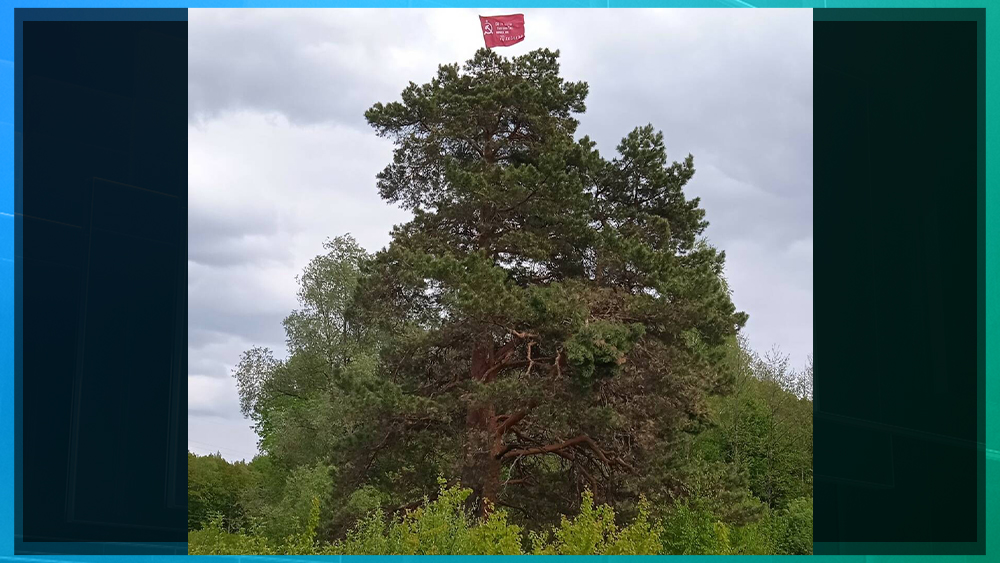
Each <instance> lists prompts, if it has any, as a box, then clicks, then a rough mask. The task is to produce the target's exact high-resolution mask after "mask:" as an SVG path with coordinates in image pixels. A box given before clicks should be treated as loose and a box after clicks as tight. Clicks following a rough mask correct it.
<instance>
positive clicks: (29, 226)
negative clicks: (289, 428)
mask: <svg viewBox="0 0 1000 563" xmlns="http://www.w3.org/2000/svg"><path fill="white" fill-rule="evenodd" d="M15 20H16V21H15V24H16V29H15V33H16V36H15V38H16V40H17V41H18V46H19V48H18V50H17V57H18V59H19V60H18V61H17V64H16V65H15V66H16V68H17V69H18V71H17V84H18V90H19V91H18V98H17V102H16V103H17V106H16V110H17V111H16V119H17V123H16V124H15V127H16V130H17V131H19V132H21V133H22V135H21V139H22V142H21V146H20V147H19V152H20V161H19V166H18V167H19V171H18V176H19V177H20V178H21V179H22V182H21V184H20V186H19V190H18V192H17V193H16V198H15V199H16V201H15V207H16V210H17V215H16V252H17V256H18V270H19V271H18V272H17V276H16V290H17V292H18V300H17V302H18V303H19V304H20V307H19V310H18V312H17V313H18V316H17V321H18V322H19V324H20V331H19V342H18V344H19V346H17V353H18V358H17V367H18V368H19V369H17V381H16V390H15V393H16V396H17V397H19V398H20V401H21V403H20V409H19V411H18V412H19V415H20V417H19V418H20V420H19V426H18V435H19V442H18V443H19V445H20V448H19V453H20V456H19V457H20V464H19V469H20V471H18V472H17V479H18V481H19V483H18V486H17V491H18V496H19V498H18V508H19V509H20V514H19V516H20V519H19V530H18V534H19V536H20V537H19V538H17V539H18V540H19V541H18V542H17V544H16V552H17V553H57V552H62V553H136V554H138V553H159V554H168V553H179V552H180V553H182V552H184V551H186V546H185V544H184V542H186V540H187V484H186V483H187V470H186V468H187V461H186V460H187V457H186V450H187V21H186V20H187V11H186V10H16V14H15ZM37 20H44V21H37ZM74 20H75V21H74ZM79 20H91V21H79ZM94 20H98V21H94ZM100 20H105V21H100ZM107 20H118V21H107ZM129 20H132V21H129ZM18 32H19V33H18ZM85 542H97V543H92V544H90V545H85V544H84V543H85Z"/></svg>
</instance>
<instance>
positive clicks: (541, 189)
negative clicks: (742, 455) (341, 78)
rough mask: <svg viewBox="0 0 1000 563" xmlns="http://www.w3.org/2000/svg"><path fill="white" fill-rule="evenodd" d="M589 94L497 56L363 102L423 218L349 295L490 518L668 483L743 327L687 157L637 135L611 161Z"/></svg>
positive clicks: (400, 199)
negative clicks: (593, 134)
mask: <svg viewBox="0 0 1000 563" xmlns="http://www.w3.org/2000/svg"><path fill="white" fill-rule="evenodd" d="M587 90H588V89H587V85H586V84H585V83H582V82H568V81H566V80H564V79H563V78H561V77H560V75H559V65H558V52H552V51H549V50H537V51H533V52H531V53H528V54H526V55H523V56H520V57H515V58H511V59H506V58H503V57H501V56H499V55H497V54H495V53H493V52H491V51H489V50H485V49H484V50H480V51H479V52H477V53H476V55H475V57H474V58H473V59H472V60H470V61H468V62H467V63H466V64H465V65H463V66H459V65H445V66H441V67H440V68H439V70H438V72H437V75H436V76H435V77H434V78H433V79H432V80H431V81H430V82H429V83H426V84H423V85H417V84H414V83H411V84H410V85H409V86H408V87H407V88H406V89H405V90H404V91H403V93H402V96H401V99H400V101H396V102H392V103H387V104H383V103H378V104H375V105H374V106H373V107H372V108H371V109H370V110H369V111H368V112H367V113H366V118H367V120H368V122H369V123H370V124H371V126H372V127H374V129H375V130H376V131H377V133H378V134H379V135H381V136H383V137H387V138H389V139H391V140H392V141H393V142H394V143H395V152H394V157H393V161H392V163H391V164H389V165H388V166H387V167H386V168H385V169H384V170H383V171H382V172H381V173H380V174H379V176H378V189H379V191H380V193H381V195H382V197H383V198H384V199H385V200H387V201H389V202H392V203H397V204H399V205H402V206H404V207H405V208H407V209H409V210H411V211H412V212H413V215H414V217H413V219H412V220H411V221H410V222H408V223H406V224H404V225H401V226H398V227H396V228H395V230H394V232H393V238H392V242H391V244H390V245H389V246H388V247H387V248H386V249H384V250H383V251H381V252H379V253H378V254H377V255H376V256H375V257H374V259H373V260H372V261H371V262H370V263H368V264H367V265H366V268H365V270H364V272H363V274H364V275H363V276H362V278H361V280H360V282H359V283H360V287H359V294H358V296H357V298H358V307H361V308H363V309H364V311H365V315H366V318H367V322H368V323H371V324H373V325H374V324H377V325H378V328H379V331H380V334H381V335H382V337H381V343H380V362H379V367H378V371H379V374H380V377H381V378H383V379H384V380H386V381H389V382H392V384H393V385H394V386H395V387H394V388H396V389H399V390H400V392H401V393H404V394H406V395H408V396H411V397H413V398H414V399H415V400H414V401H410V402H409V403H408V404H409V405H411V407H412V408H411V410H408V411H407V412H406V413H397V414H396V416H398V417H405V418H406V423H405V424H401V425H397V426H396V428H398V429H400V430H399V433H398V435H397V436H396V437H395V438H394V441H396V442H399V443H407V441H408V440H410V439H411V438H412V437H411V436H410V434H409V433H410V432H419V433H420V436H426V435H428V433H430V435H432V436H437V437H438V438H437V439H435V440H434V441H433V443H434V444H435V445H434V447H433V450H434V451H433V457H434V458H435V459H439V460H442V461H441V463H440V464H439V471H440V472H441V473H443V474H445V476H446V477H448V478H451V479H455V480H460V481H461V482H462V484H463V486H467V487H470V488H472V489H473V491H474V493H473V496H472V502H473V503H475V505H476V506H477V508H478V510H479V512H480V513H481V514H482V513H485V512H487V511H488V510H489V509H490V507H491V506H494V505H496V504H503V505H508V506H513V507H516V508H520V509H522V510H525V511H528V512H530V513H531V514H532V515H533V516H535V517H539V516H541V517H544V514H541V513H540V512H544V511H545V508H543V507H550V509H551V513H552V514H555V513H558V512H565V511H567V510H570V509H571V508H572V504H573V503H574V502H575V499H579V498H580V495H579V492H580V491H581V490H582V489H584V488H587V489H590V490H592V491H593V492H594V494H595V496H597V498H598V500H601V501H607V502H613V503H616V504H618V505H620V506H625V507H627V506H629V505H630V504H631V503H632V502H634V501H635V499H636V498H637V497H638V495H639V494H646V495H647V496H655V495H654V492H662V491H668V490H669V488H670V486H671V482H670V471H669V468H670V466H671V464H672V463H673V462H674V461H675V458H676V456H677V453H678V452H677V449H678V448H677V444H678V443H680V441H681V434H682V431H683V430H684V429H685V428H687V427H688V426H689V424H690V423H691V422H692V421H693V420H697V419H698V418H699V417H701V416H703V414H704V398H705V396H706V395H707V394H709V393H711V392H712V391H713V390H714V389H716V388H717V387H718V386H719V385H721V384H724V383H725V378H726V373H725V370H724V368H723V358H724V356H725V354H726V351H727V349H729V347H730V346H731V345H732V341H733V337H734V336H735V334H736V332H737V331H738V329H739V328H740V327H741V326H742V324H743V323H744V322H745V320H746V316H745V315H744V314H742V313H739V312H737V311H736V310H735V308H734V306H733V304H732V301H731V299H730V295H729V291H728V289H727V287H726V284H725V282H724V279H723V277H722V274H723V263H724V253H722V252H719V251H717V250H716V249H715V248H713V247H712V246H710V245H709V244H708V243H707V242H706V241H705V240H704V239H703V238H702V233H703V232H704V229H705V227H706V226H707V224H708V223H707V222H706V221H705V218H704V211H703V210H702V209H700V208H699V206H698V203H699V202H698V199H697V198H694V199H689V198H687V197H686V196H685V194H684V186H685V184H687V182H688V181H689V180H690V179H691V177H692V176H693V174H694V166H693V159H692V157H690V156H688V157H687V158H686V159H684V161H683V162H679V163H678V162H672V163H671V162H669V161H668V159H667V155H666V151H665V148H664V144H663V136H662V134H660V133H659V132H657V131H655V130H654V128H653V127H652V126H645V127H639V128H637V129H635V130H633V131H632V132H631V133H629V134H628V135H627V136H626V137H625V138H624V139H623V140H622V141H621V143H620V144H619V145H618V147H617V152H618V155H617V156H616V157H615V158H614V159H612V160H606V159H604V158H602V157H601V155H600V154H599V153H598V151H597V150H596V149H595V144H594V142H592V141H591V140H590V139H589V138H588V137H582V138H580V139H576V130H577V126H578V122H577V120H576V118H575V117H574V115H576V114H579V113H581V112H583V111H584V110H585V105H584V101H585V98H586V96H587ZM417 399H419V400H417ZM412 439H413V443H414V446H413V447H414V449H413V452H412V454H413V455H414V456H418V457H421V458H426V457H427V456H430V455H431V453H430V450H428V449H427V448H426V447H424V446H420V445H419V444H423V443H426V442H425V441H424V440H423V439H421V440H417V439H416V438H412ZM422 447H423V448H424V449H420V448H422ZM374 451H375V453H374V454H373V455H374V456H376V457H377V455H378V452H377V450H374ZM397 451H398V450H397ZM369 465H372V464H369ZM399 475H402V473H399ZM399 478H400V479H402V478H403V477H399ZM431 486H432V485H431ZM529 500H530V502H531V505H530V508H527V509H526V508H525V506H526V505H527V504H528V501H529Z"/></svg>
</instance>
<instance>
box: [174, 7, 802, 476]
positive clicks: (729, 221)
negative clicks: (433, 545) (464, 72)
mask: <svg viewBox="0 0 1000 563" xmlns="http://www.w3.org/2000/svg"><path fill="white" fill-rule="evenodd" d="M496 12H500V13H507V11H504V10H499V11H498V10H493V9H490V10H479V11H477V10H459V9H442V10H403V9H398V10H388V9H382V10H341V9H328V10H327V9H324V10H318V9H315V10H313V9H310V10H284V9H282V10H250V9H231V10H230V9H223V10H203V9H192V10H189V12H188V30H189V35H188V37H189V48H188V111H189V116H188V121H189V126H188V153H189V158H188V163H189V186H190V189H189V218H188V220H189V235H188V237H189V238H188V260H189V262H188V289H189V294H188V299H189V313H188V314H189V316H188V326H189V331H188V332H189V344H188V346H189V348H188V349H189V354H188V358H189V364H188V366H189V367H188V374H189V375H188V413H189V414H188V416H189V424H188V436H189V448H190V450H191V451H194V452H197V453H209V452H215V451H220V452H221V453H222V454H223V455H224V456H225V457H226V458H228V459H243V458H246V459H249V458H251V457H253V455H254V454H255V453H256V451H257V449H256V443H257V437H256V436H255V435H254V433H253V431H252V429H251V428H250V422H249V421H248V420H245V419H243V417H242V416H241V415H240V412H239V401H238V398H237V394H236V387H235V383H234V380H233V378H232V375H231V372H232V368H233V366H234V365H235V363H236V362H237V360H238V358H239V355H240V353H241V352H242V351H243V350H246V349H247V348H249V347H251V346H254V345H263V346H269V347H271V348H272V349H273V350H275V352H276V354H278V355H279V356H283V355H284V333H283V330H282V327H281V320H282V318H284V316H286V315H287V314H288V313H289V312H291V310H292V309H294V308H295V307H296V301H295V291H296V285H295V276H296V274H297V273H299V272H300V271H301V270H302V268H303V267H304V266H305V265H306V263H307V262H308V261H309V259H310V258H312V257H313V256H315V255H317V254H319V253H320V252H321V251H322V246H321V245H322V243H323V240H324V239H326V238H328V237H334V236H338V235H342V234H345V233H350V234H352V235H353V236H354V237H355V238H356V239H357V240H358V241H359V242H360V243H361V244H362V246H364V247H365V248H367V249H368V250H369V251H375V250H378V249H380V248H382V247H383V246H384V245H386V244H387V243H388V242H389V231H390V229H391V227H392V226H393V225H394V224H397V223H401V222H404V221H406V220H407V219H408V214H407V213H406V212H404V211H402V210H399V209H396V208H393V207H390V206H389V205H387V204H385V203H384V202H383V201H382V200H381V199H379V197H378V193H377V190H376V188H375V175H376V174H377V173H378V172H379V171H380V170H381V169H382V168H383V167H384V166H385V165H386V164H388V163H389V162H390V160H391V155H392V145H391V143H390V142H389V141H388V140H384V139H379V138H377V137H376V136H375V134H374V132H373V131H372V130H371V129H370V128H369V127H368V126H367V125H366V124H365V121H364V112H365V110H366V109H368V108H369V107H370V106H371V105H372V104H374V103H375V102H379V101H381V102H389V101H392V100H396V99H397V98H398V96H399V94H400V92H401V91H402V89H403V88H404V87H405V86H406V85H407V83H408V82H409V81H411V80H412V81H414V82H417V83H420V84H422V83H424V82H427V81H428V80H429V79H430V78H431V77H432V76H433V74H434V72H435V70H436V68H437V65H438V64H441V63H452V62H464V61H465V60H467V59H469V58H470V57H471V56H472V54H473V53H474V52H475V51H476V49H478V48H479V47H481V46H482V43H483V38H482V34H481V31H480V27H479V21H478V18H477V16H478V15H479V14H482V15H495V13H496ZM523 13H524V14H525V22H526V26H525V27H526V40H525V41H524V42H522V43H520V44H518V45H515V46H512V47H505V48H501V49H500V52H501V53H502V54H504V55H519V54H523V53H525V52H527V51H529V50H531V49H536V48H540V47H547V48H550V49H559V50H560V51H561V53H562V56H561V59H560V60H561V63H562V69H563V75H564V76H565V77H566V78H568V79H570V80H585V81H587V82H588V83H589V84H590V96H589V98H588V99H587V113H586V114H584V115H583V116H581V118H580V121H581V125H580V129H579V132H580V134H581V135H583V134H586V135H589V136H590V137H591V138H592V139H593V140H595V141H596V142H597V145H598V148H599V149H600V150H601V153H602V154H603V155H604V156H605V157H607V158H610V157H612V156H613V155H614V147H615V146H616V145H617V144H618V142H619V141H620V140H621V138H622V137H623V136H625V135H626V134H627V133H628V132H629V131H630V130H632V129H633V128H634V127H636V126H639V125H644V124H646V123H652V124H653V125H654V126H655V127H656V128H657V129H660V130H662V131H663V132H664V135H665V139H666V145H667V151H668V156H669V157H670V158H671V159H672V160H681V159H683V158H684V157H685V156H686V155H687V154H688V153H691V154H693V155H694V158H695V167H696V169H697V173H696V174H695V177H694V179H693V180H692V181H691V183H690V184H688V190H689V194H690V195H693V196H700V197H701V198H702V206H703V207H704V208H705V209H706V211H707V218H708V220H709V222H710V223H711V226H710V227H709V229H708V231H707V235H708V237H709V239H710V240H711V242H712V243H713V244H715V245H716V246H718V247H720V248H722V249H724V250H725V251H726V256H727V268H726V276H727V278H728V279H729V281H730V283H731V286H732V288H733V291H734V300H735V302H736V305H737V307H738V308H739V309H740V310H743V311H746V312H747V313H749V315H750V321H749V322H748V324H747V328H746V332H747V334H748V336H749V338H750V341H751V344H752V345H753V347H754V348H756V349H758V350H766V349H768V348H770V347H771V346H772V345H778V346H779V347H780V348H781V349H782V351H784V352H785V353H787V354H789V355H791V359H792V362H793V364H794V365H796V366H800V365H802V364H804V362H805V360H806V357H807V355H809V354H811V353H812V338H813V337H812V335H813V330H812V320H813V318H812V259H813V253H812V103H813V95H812V94H813V93H812V14H811V11H810V10H804V9H794V10H735V9H719V10H707V9H706V10H694V9H692V10H674V9H670V10H606V9H591V10H527V11H524V12H523Z"/></svg>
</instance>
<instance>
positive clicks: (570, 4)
mask: <svg viewBox="0 0 1000 563" xmlns="http://www.w3.org/2000/svg"><path fill="white" fill-rule="evenodd" d="M5 4H6V5H5V6H4V7H3V8H0V151H2V152H4V153H5V155H6V157H5V158H4V159H3V160H2V161H0V232H2V235H0V260H3V261H6V262H11V263H13V261H14V255H15V254H14V247H13V227H14V221H13V216H14V193H15V192H14V191H15V189H16V186H17V184H18V183H19V182H18V179H17V178H15V175H14V166H13V164H14V162H13V155H14V148H15V146H16V145H17V144H18V143H19V141H20V135H19V134H18V132H16V131H15V127H14V10H13V8H14V7H19V8H21V7H23V8H56V7H60V8H69V7H87V8H97V7H100V8H135V7H137V5H142V6H143V7H150V8H152V7H161V8H202V7H205V8H208V7H219V8H221V7H233V8H236V7H275V8H278V7H284V8H290V7H300V8H313V7H330V8H334V7H339V8H347V7H352V8H363V7H367V8H390V7H395V8H407V7H412V8H460V7H461V8H473V7H481V8H525V7H528V8H639V7H643V8H652V7H662V8H755V7H757V8H890V9H892V8H983V9H985V18H984V19H982V20H981V22H980V25H981V27H980V29H981V30H982V32H983V33H982V34H981V35H980V41H981V42H983V44H984V45H983V47H984V50H983V51H981V52H983V53H984V58H983V60H981V61H979V70H980V73H979V80H980V82H981V92H983V95H982V96H981V98H980V101H979V104H980V106H979V107H980V110H979V111H980V115H981V116H982V118H981V119H980V133H979V135H980V140H981V144H980V147H979V151H980V161H979V169H980V170H979V189H980V192H979V193H980V195H979V201H980V204H981V207H980V210H979V212H980V215H979V217H980V220H979V225H978V227H979V233H980V245H981V246H980V249H979V255H980V257H981V261H980V264H979V275H980V279H981V280H982V283H981V285H980V288H979V292H980V303H981V307H980V316H981V317H980V321H979V323H980V333H979V345H980V347H981V348H982V349H983V359H982V361H983V362H984V369H983V370H981V374H982V375H981V378H980V393H981V395H982V396H984V401H983V402H984V406H983V408H982V409H981V412H980V413H979V416H980V419H981V420H982V423H983V425H982V429H983V430H982V435H981V436H980V440H979V442H980V445H981V447H982V452H983V455H984V458H985V475H984V479H983V487H984V490H983V493H984V494H983V495H982V502H983V504H984V505H985V522H983V523H982V525H981V527H982V528H983V533H984V534H985V538H984V539H985V541H986V554H985V555H937V556H932V557H933V559H934V561H947V562H952V561H954V562H956V563H958V562H963V563H971V562H972V561H992V560H1000V511H998V506H1000V364H998V361H1000V339H998V336H1000V300H998V297H1000V294H998V290H1000V278H998V274H1000V248H998V247H1000V193H998V191H997V189H998V184H997V180H996V178H997V177H998V176H997V175H998V174H1000V168H998V167H1000V151H998V150H995V147H997V146H1000V120H998V116H1000V91H998V85H997V76H993V75H992V74H986V73H985V70H986V68H1000V39H998V36H997V31H998V29H997V23H996V19H995V17H996V14H998V13H1000V3H996V2H994V1H993V0H968V1H962V0H897V1H891V0H875V1H865V0H747V1H744V0H521V1H519V2H505V1H496V0H484V1H479V2H476V1H469V0H437V1H432V0H368V1H364V0H348V1H344V2H334V1H329V0H297V1H296V0H244V1H232V0H231V1H225V0H216V1H212V0H190V1H188V2H183V1H171V0H89V1H87V0H49V1H45V0H12V1H11V2H8V3H5ZM891 11H892V10H885V11H884V12H885V13H884V15H883V16H880V17H884V18H892V17H894V16H895V15H894V14H891ZM821 12H822V10H817V11H815V12H814V19H823V18H824V16H823V15H822V13H821ZM873 14H874V12H871V13H868V14H864V15H862V14H860V13H859V14H858V15H859V19H861V18H864V19H870V18H872V17H873ZM934 15H935V14H933V13H929V14H928V15H927V17H928V18H930V19H933V16H934ZM977 21H978V20H977ZM994 74H995V73H994ZM986 147H994V150H993V151H992V152H989V151H987V150H986ZM8 219H9V220H8ZM13 288H14V279H13V268H11V269H9V270H5V271H3V274H2V275H0V294H2V295H3V297H2V298H3V299H7V300H9V301H7V302H6V303H4V304H3V306H2V307H0V374H2V375H0V451H7V452H12V451H13V447H14V384H13V358H14V354H13V343H14V336H15V334H14V318H13V312H14V307H13V300H14V295H13V293H14V292H13ZM13 481H14V459H13V456H12V455H3V456H0V482H3V483H5V484H3V485H0V530H2V529H3V528H6V530H7V532H6V533H4V532H0V559H4V560H7V559H10V560H18V561H26V562H33V563H35V562H37V563H43V562H60V561H81V562H94V563H98V562H100V561H113V562H122V563H123V562H125V561H150V562H152V561H154V560H155V561H164V560H168V559H169V560H175V561H178V562H180V561H183V559H181V558H187V557H191V556H188V555H164V556H156V555H149V556H121V555H113V554H114V552H115V550H114V548H113V546H111V545H109V546H108V547H109V549H108V550H107V551H105V553H106V554H105V555H72V556H71V555H65V556H55V555H53V556H14V555H13V547H14V533H13V532H14V530H13V526H14V489H13ZM948 545H949V544H931V545H928V544H925V543H913V544H896V543H893V544H877V543H839V544H832V545H824V546H823V550H822V551H824V552H826V553H837V554H838V555H814V556H805V557H820V558H822V559H823V560H825V561H826V560H828V561H837V562H844V563H869V562H872V563H911V562H912V563H917V562H918V561H919V562H925V561H927V556H926V555H921V554H927V553H934V552H938V553H941V552H942V551H946V550H947V548H948ZM817 547H820V544H817ZM904 547H905V548H904ZM928 548H931V549H930V550H929V549H928ZM828 549H829V550H830V551H828ZM911 550H912V551H911ZM817 551H819V550H817ZM902 551H906V552H909V553H912V554H910V555H882V554H884V553H889V552H893V553H900V552H902ZM216 557H221V558H223V559H228V560H236V561H242V560H244V559H248V560H249V559H255V560H256V559H282V560H289V561H307V560H315V559H316V558H317V556H312V557H295V556H279V557H270V556H216ZM520 557H534V556H520ZM663 557H668V556H663ZM672 557H683V558H684V559H685V560H690V561H696V560H702V559H708V558H710V557H712V556H694V555H692V556H672ZM773 557H778V556H755V558H756V559H758V560H760V561H770V560H771V559H772V558H773ZM321 558H322V559H327V560H334V559H335V560H337V561H338V563H340V562H341V561H342V560H343V559H345V558H346V559H348V560H350V559H354V560H357V561H359V563H360V562H361V561H362V560H364V561H373V562H375V561H379V560H384V561H386V562H398V561H400V560H402V559H407V558H406V557H402V556H395V557H365V556H353V557H352V556H344V557H340V556H329V557H321ZM431 559H438V560H440V561H445V560H452V561H453V560H454V558H451V559H449V558H446V557H442V558H433V557H432V558H431ZM574 559H581V560H582V559H583V557H579V558H576V557H567V558H563V559H562V560H569V561H572V560H574ZM601 559H608V560H610V559H621V558H616V557H602V558H601ZM213 560H214V559H213ZM421 560H422V561H428V559H427V558H424V559H421Z"/></svg>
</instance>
